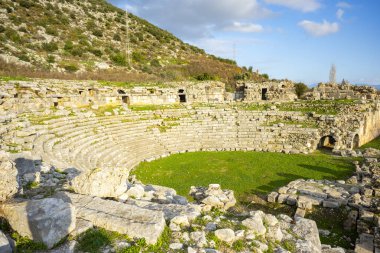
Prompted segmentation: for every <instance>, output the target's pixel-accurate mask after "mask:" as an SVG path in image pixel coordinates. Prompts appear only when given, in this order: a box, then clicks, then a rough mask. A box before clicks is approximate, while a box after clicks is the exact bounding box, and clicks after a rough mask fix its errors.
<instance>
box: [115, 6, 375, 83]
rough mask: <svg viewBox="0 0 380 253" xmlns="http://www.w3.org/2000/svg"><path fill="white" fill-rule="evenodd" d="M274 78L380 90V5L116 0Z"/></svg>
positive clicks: (184, 37)
mask: <svg viewBox="0 0 380 253" xmlns="http://www.w3.org/2000/svg"><path fill="white" fill-rule="evenodd" d="M109 1H110V2H111V3H112V4H114V5H117V6H118V7H121V8H123V9H125V8H126V6H127V8H128V9H129V11H130V12H132V13H134V14H135V15H137V16H140V17H142V18H145V19H146V20H148V21H149V22H151V23H153V24H155V25H157V26H159V27H161V28H163V29H166V30H168V31H170V32H172V33H173V34H174V35H176V36H177V37H179V38H180V39H182V40H183V41H186V42H188V43H191V44H193V45H196V46H198V47H200V48H203V49H205V50H206V52H208V53H211V54H215V55H218V56H221V57H224V58H230V59H233V58H235V60H236V61H237V62H238V64H239V65H240V66H253V68H254V69H258V70H259V71H260V72H261V73H268V74H269V75H270V76H271V77H273V78H278V79H283V78H288V79H290V80H293V81H302V82H305V83H307V84H314V83H317V82H326V81H328V77H329V70H330V67H331V65H332V64H335V65H336V68H337V80H342V79H343V78H345V79H346V80H348V81H350V82H351V83H360V84H362V83H366V84H371V85H380V15H379V14H378V12H379V11H380V1H378V0H347V1H339V0H109Z"/></svg>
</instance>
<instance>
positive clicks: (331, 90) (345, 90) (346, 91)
mask: <svg viewBox="0 0 380 253" xmlns="http://www.w3.org/2000/svg"><path fill="white" fill-rule="evenodd" d="M305 98H307V99H310V100H320V99H363V100H366V99H376V98H377V92H376V89H375V88H373V87H370V86H356V85H351V84H349V83H346V82H345V83H344V84H342V85H337V84H330V83H321V84H318V86H317V87H315V88H313V89H312V90H311V91H310V92H308V93H306V94H305Z"/></svg>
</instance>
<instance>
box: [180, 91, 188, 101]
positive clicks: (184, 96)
mask: <svg viewBox="0 0 380 253" xmlns="http://www.w3.org/2000/svg"><path fill="white" fill-rule="evenodd" d="M178 96H179V102H180V103H186V101H187V100H186V94H185V90H183V89H180V90H178Z"/></svg>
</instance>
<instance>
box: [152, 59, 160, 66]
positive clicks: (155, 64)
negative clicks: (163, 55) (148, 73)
mask: <svg viewBox="0 0 380 253" xmlns="http://www.w3.org/2000/svg"><path fill="white" fill-rule="evenodd" d="M150 65H151V66H152V67H158V68H159V67H161V64H160V61H159V60H157V59H154V60H152V61H151V62H150Z"/></svg>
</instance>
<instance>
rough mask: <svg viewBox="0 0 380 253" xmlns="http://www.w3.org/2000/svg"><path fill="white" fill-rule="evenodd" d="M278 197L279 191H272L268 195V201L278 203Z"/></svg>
mask: <svg viewBox="0 0 380 253" xmlns="http://www.w3.org/2000/svg"><path fill="white" fill-rule="evenodd" d="M277 197H278V193H277V192H271V193H270V194H269V195H268V202H270V203H276V200H277Z"/></svg>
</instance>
